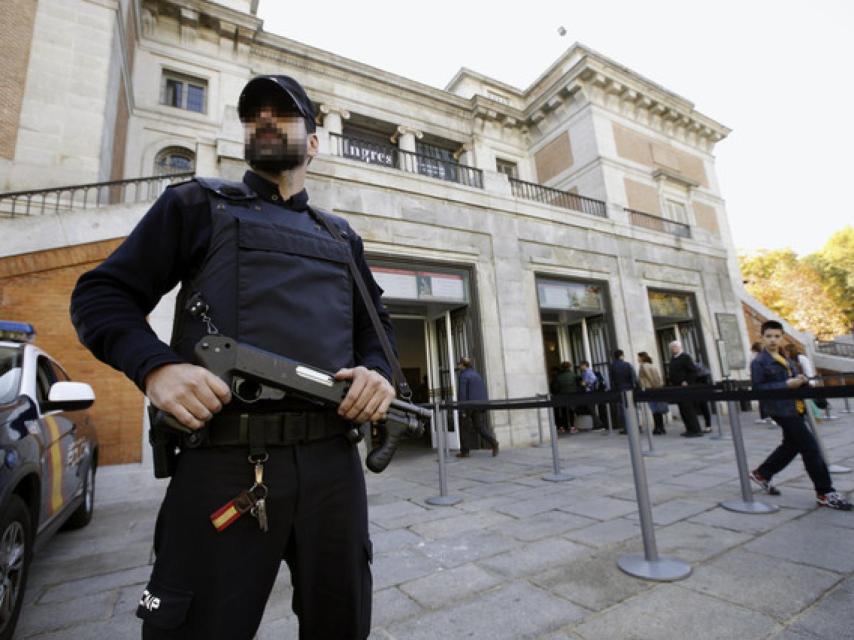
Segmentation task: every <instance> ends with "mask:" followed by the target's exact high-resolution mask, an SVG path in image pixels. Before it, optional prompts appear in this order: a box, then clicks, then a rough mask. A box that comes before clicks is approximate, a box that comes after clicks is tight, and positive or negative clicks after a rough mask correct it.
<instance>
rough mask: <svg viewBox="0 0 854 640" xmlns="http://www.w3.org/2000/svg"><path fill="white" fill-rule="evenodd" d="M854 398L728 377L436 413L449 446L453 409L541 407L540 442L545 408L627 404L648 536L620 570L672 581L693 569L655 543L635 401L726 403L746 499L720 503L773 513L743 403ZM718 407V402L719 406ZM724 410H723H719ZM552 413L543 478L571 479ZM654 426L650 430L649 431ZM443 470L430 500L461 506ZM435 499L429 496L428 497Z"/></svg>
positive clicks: (472, 404) (846, 387)
mask: <svg viewBox="0 0 854 640" xmlns="http://www.w3.org/2000/svg"><path fill="white" fill-rule="evenodd" d="M849 375H854V374H843V375H842V376H833V377H829V376H825V377H817V378H812V379H811V381H824V380H837V381H838V380H840V379H841V380H842V382H843V383H845V382H847V378H846V376H849ZM850 397H854V384H841V385H840V384H837V385H832V386H806V387H801V388H798V389H770V390H759V389H753V388H751V387H750V382H748V381H735V380H726V381H723V382H718V383H716V384H709V385H694V386H691V387H662V388H659V389H648V390H646V391H634V392H633V391H624V392H621V391H597V392H581V393H577V394H568V395H555V396H543V395H538V396H537V397H535V398H517V399H508V400H490V401H486V402H483V401H464V402H443V403H442V404H441V405H439V404H437V405H436V411H437V414H438V413H439V411H442V413H443V415H444V419H442V420H438V421H437V422H436V423H435V424H437V433H441V434H442V435H441V436H439V438H440V443H439V447H440V448H443V447H444V444H445V442H444V440H445V437H446V434H445V429H446V421H447V415H448V412H449V411H452V410H454V409H458V410H472V409H478V410H485V411H495V410H515V409H536V410H537V414H538V415H537V422H538V427H539V428H538V431H539V440H540V444H541V445H542V443H543V436H542V422H541V418H540V415H539V414H540V411H541V410H542V409H543V408H547V409H552V408H555V407H577V406H589V405H597V404H613V403H617V402H620V403H623V407H624V408H625V409H626V410H625V411H624V414H625V423H626V432H627V435H628V442H629V454H630V457H631V462H632V470H633V474H634V481H635V491H636V494H637V502H638V514H639V516H640V524H641V534H642V537H643V545H644V554H643V556H639V555H624V556H621V557H620V558H619V559H618V561H617V565H618V566H619V568H620V569H621V570H622V571H624V572H625V573H628V574H630V575H633V576H637V577H640V578H645V579H647V580H656V581H673V580H681V579H683V578H686V577H687V576H688V575H690V573H691V566H690V565H689V564H687V563H685V562H683V561H681V560H678V559H675V558H660V557H659V556H658V550H657V548H656V543H655V531H654V526H653V520H652V506H651V501H650V497H649V488H648V486H647V479H646V468H645V466H644V462H643V452H642V451H641V445H640V433H639V428H638V418H639V414H638V413H637V411H636V410H635V411H632V410H630V409H631V407H632V405H634V406H635V408H636V409H637V406H638V405H639V404H645V403H648V402H654V401H659V402H667V403H668V404H679V403H683V402H714V403H726V404H727V409H728V413H729V422H730V429H731V432H732V440H733V446H734V447H735V455H736V464H737V467H738V473H739V482H740V485H741V493H742V495H741V497H742V499H741V500H730V501H724V502H721V503H720V504H721V506H722V507H724V508H725V509H728V510H731V511H737V512H739V513H752V514H759V513H773V512H775V511H777V510H779V507H777V506H776V505H768V504H765V503H762V502H758V501H756V500H754V499H753V492H752V490H751V487H750V479H749V476H748V473H749V471H748V466H747V454H746V451H745V447H744V438H743V434H742V432H741V421H740V418H739V411H738V404H737V403H738V402H740V401H745V400H746V401H751V400H806V399H815V398H844V399H845V400H846V411H848V400H847V399H848V398H850ZM717 406H719V405H717V404H716V407H717ZM718 413H719V412H718ZM548 414H549V431H550V433H551V440H552V460H553V465H554V472H553V473H552V474H548V475H546V476H544V477H543V479H544V480H548V481H552V482H561V481H565V480H571V479H572V477H571V476H568V475H566V474H564V473H562V472H561V470H560V459H559V455H558V449H557V429H556V427H555V422H554V414H553V412H552V411H549V412H548ZM718 420H719V422H718V436H719V437H718V438H717V439H718V440H722V439H724V438H723V433H722V431H721V428H720V417H718ZM807 420H808V421H809V422H808V426H809V427H810V430H811V431H812V432H813V434H814V435H815V436H816V439H817V440H818V442H819V447H820V450H821V452H822V455H823V457H824V459H825V462H826V463H827V464H828V466H829V468H831V469H832V470H833V471H834V472H836V473H844V472H848V471H850V469H847V468H844V471H843V470H842V469H841V468H839V467H837V466H836V465H830V464H829V462H828V460H827V453H826V450H825V448H824V445H823V443H822V442H821V439H820V436H819V435H818V430H817V429H816V428H815V422H814V420H813V418H812V416H811V415H810V414H809V412H808V413H807ZM648 430H649V429H648ZM647 454H648V455H649V454H652V455H654V452H653V449H652V443H651V442H650V451H649V452H647ZM439 474H440V479H439V482H440V490H441V494H442V495H441V496H439V497H437V498H434V499H431V500H436V502H432V503H431V504H443V503H445V502H444V501H445V500H446V499H450V500H454V501H455V502H449V503H450V504H456V502H458V501H459V500H461V498H454V497H451V496H447V478H446V477H445V468H444V452H442V453H440V456H439ZM428 502H430V500H428Z"/></svg>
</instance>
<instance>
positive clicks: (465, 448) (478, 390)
mask: <svg viewBox="0 0 854 640" xmlns="http://www.w3.org/2000/svg"><path fill="white" fill-rule="evenodd" d="M457 368H458V369H459V371H460V375H459V385H458V387H457V389H458V394H457V399H458V400H459V401H460V402H467V401H478V402H486V401H487V400H489V396H488V395H487V393H486V384H484V382H483V378H482V377H481V375H480V374H479V373H478V372H477V371H475V370H474V368H473V367H472V363H471V359H470V358H465V357H464V358H460V362H459V363H458V364H457ZM460 418H461V421H462V425H461V427H462V428H461V433H460V452H459V453H458V454H457V457H458V458H468V457H469V452H470V450H471V445H470V442H471V441H473V440H474V438H475V437H476V436H477V435H480V437H481V438H483V439H484V440H486V441H487V442H488V443H489V445H490V446H491V447H492V455H493V457H495V456H497V455H498V438H496V437H495V434H494V433H493V432H492V429H491V428H490V427H489V424H488V423H487V420H486V412H485V411H484V410H483V409H464V410H463V411H460Z"/></svg>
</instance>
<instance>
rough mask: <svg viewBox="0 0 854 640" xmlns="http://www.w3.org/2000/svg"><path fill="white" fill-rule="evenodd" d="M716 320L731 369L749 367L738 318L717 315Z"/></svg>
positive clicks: (729, 315)
mask: <svg viewBox="0 0 854 640" xmlns="http://www.w3.org/2000/svg"><path fill="white" fill-rule="evenodd" d="M715 319H716V320H717V322H718V331H719V332H720V336H721V340H723V341H724V342H725V343H726V357H727V363H728V364H729V366H730V368H731V369H744V368H745V367H746V366H747V358H746V357H745V355H744V342H743V341H742V339H741V329H739V327H738V318H737V317H736V315H735V314H734V313H716V314H715Z"/></svg>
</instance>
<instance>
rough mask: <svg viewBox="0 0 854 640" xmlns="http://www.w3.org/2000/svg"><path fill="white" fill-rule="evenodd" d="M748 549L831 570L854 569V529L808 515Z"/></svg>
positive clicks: (756, 541)
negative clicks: (815, 520)
mask: <svg viewBox="0 0 854 640" xmlns="http://www.w3.org/2000/svg"><path fill="white" fill-rule="evenodd" d="M849 515H851V514H850V512H849ZM745 548H746V549H747V550H749V551H755V552H757V553H762V554H764V555H769V556H773V557H775V558H781V559H783V560H791V561H793V562H799V563H801V564H808V565H812V566H814V567H819V568H822V569H828V570H830V571H837V572H849V573H850V572H852V571H854V535H851V530H850V529H845V528H842V527H835V526H832V525H828V524H824V525H822V526H820V527H819V526H816V525H815V524H814V523H813V522H812V520H811V519H810V518H809V515H807V516H805V517H804V518H803V519H800V520H796V521H794V522H787V523H786V524H784V525H781V526H780V527H779V528H777V529H775V530H774V531H772V532H770V533H768V534H766V535H764V536H762V537H761V538H759V539H758V540H754V541H753V542H751V543H750V544H748V545H746V547H745Z"/></svg>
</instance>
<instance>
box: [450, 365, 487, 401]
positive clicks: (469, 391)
mask: <svg viewBox="0 0 854 640" xmlns="http://www.w3.org/2000/svg"><path fill="white" fill-rule="evenodd" d="M458 400H459V401H460V402H464V401H466V400H489V396H488V395H487V394H486V385H485V384H484V382H483V378H481V377H480V374H479V373H478V372H477V371H475V370H474V369H463V370H462V371H460V385H459V397H458Z"/></svg>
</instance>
